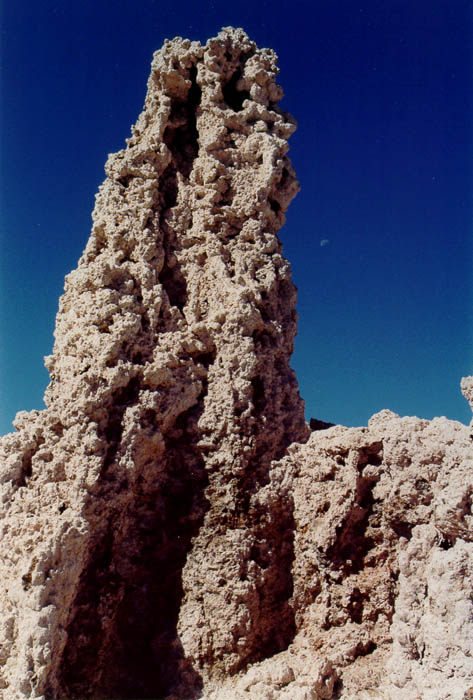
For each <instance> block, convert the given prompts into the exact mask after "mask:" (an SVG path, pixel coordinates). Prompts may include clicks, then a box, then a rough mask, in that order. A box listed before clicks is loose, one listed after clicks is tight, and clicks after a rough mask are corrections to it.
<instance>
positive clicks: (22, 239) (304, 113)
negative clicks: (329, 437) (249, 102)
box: [0, 0, 473, 434]
mask: <svg viewBox="0 0 473 700" xmlns="http://www.w3.org/2000/svg"><path fill="white" fill-rule="evenodd" d="M472 20H473V5H472V3H471V2H470V0H369V1H368V2H364V1H363V0H358V1H355V0H306V1H304V0H293V1H292V2H283V1H282V0H271V1H269V0H239V1H238V2H234V3H232V2H228V0H215V1H214V2H212V1H211V0H201V1H199V2H195V0H194V1H193V2H190V1H189V0H181V1H180V2H177V1H176V0H113V1H112V0H80V1H77V0H74V1H72V0H40V1H38V0H14V2H13V1H11V2H4V3H2V9H1V16H0V26H1V59H2V78H1V101H2V102H1V104H2V115H1V118H2V122H1V130H0V133H1V162H0V165H1V168H0V174H1V192H2V194H1V197H2V199H1V221H0V224H1V241H0V245H1V250H0V295H1V307H0V341H1V344H0V434H3V433H6V432H9V431H10V430H11V429H12V426H11V421H12V419H13V417H14V415H15V413H16V412H17V411H18V410H22V409H28V410H29V409H33V408H37V409H40V408H43V402H42V395H43V392H44V389H45V387H46V384H47V381H48V375H47V372H46V370H45V369H44V368H43V359H42V358H43V356H44V355H47V354H50V352H51V349H52V342H53V335H52V334H53V328H54V317H55V314H56V310H57V302H58V297H59V295H60V294H61V292H62V288H63V280H64V275H65V274H66V273H67V272H68V271H69V270H71V269H72V268H74V267H75V266H76V263H77V260H78V258H79V256H80V254H81V252H82V250H83V248H84V247H85V244H86V241H87V238H88V235H89V230H90V225H91V219H90V213H91V211H92V208H93V203H94V194H95V192H96V190H97V187H98V185H99V184H100V182H101V181H102V180H103V178H104V172H103V166H104V163H105V159H106V156H107V154H108V153H109V152H113V151H116V150H118V149H120V148H122V147H123V146H124V142H125V138H126V137H127V136H129V132H130V125H131V124H132V123H134V122H135V120H136V118H137V116H138V114H139V112H140V111H141V107H142V105H143V101H144V96H145V87H146V80H147V77H148V73H149V66H150V62H151V57H152V53H153V51H155V50H156V49H158V48H159V47H160V46H161V44H162V42H163V40H164V39H165V38H172V37H174V36H178V35H179V36H185V37H189V38H191V39H199V40H200V41H203V42H205V41H206V39H207V38H208V37H210V36H214V35H215V34H216V33H217V32H218V31H219V29H220V28H221V27H222V26H227V25H233V26H241V27H243V28H244V29H245V30H246V31H247V32H248V34H249V35H250V37H251V38H252V39H253V40H254V41H256V42H257V44H258V45H259V46H260V47H263V46H268V47H271V48H273V49H275V50H276V52H277V53H278V55H279V64H280V69H281V73H280V82H281V84H282V86H283V88H284V91H285V95H286V96H285V98H284V100H283V103H282V107H283V108H285V109H287V110H288V111H290V112H291V113H292V114H293V115H294V116H295V117H296V119H297V120H298V122H299V128H298V131H297V132H296V133H295V134H294V136H292V137H291V151H290V155H291V159H292V161H293V164H294V167H295V169H296V171H297V174H298V176H299V179H300V182H301V185H302V190H301V192H300V194H299V195H298V196H297V198H296V199H295V200H294V202H293V204H292V205H291V207H290V210H289V212H288V220H287V224H286V226H285V227H284V229H283V230H282V231H281V239H282V241H283V244H284V249H285V254H286V257H288V258H289V259H290V260H291V262H292V266H293V276H294V280H295V282H296V284H297V286H298V288H299V305H298V309H299V333H298V337H297V340H296V351H295V355H294V358H293V367H294V369H295V370H296V372H297V375H298V378H299V383H300V389H301V394H302V396H303V398H304V399H305V401H306V405H307V418H310V417H316V418H319V419H322V420H326V421H331V422H335V423H343V424H345V425H363V424H366V421H367V420H368V418H369V416H370V415H371V414H373V413H375V412H376V411H379V410H381V409H382V408H389V409H391V410H393V411H395V412H396V413H400V414H402V415H418V416H420V417H425V418H432V417H433V416H435V415H446V416H447V417H449V418H452V419H456V420H461V421H462V422H468V421H469V420H470V411H469V408H468V405H467V402H466V401H465V400H464V399H463V398H462V396H461V394H460V390H459V381H460V378H461V376H464V375H466V374H471V373H473V342H472V341H473V338H472V335H473V333H472V330H473V318H472V316H473V303H472V302H473V269H472V258H473V243H472V241H473V237H472V221H473V217H472V213H473V211H472V210H473V182H472V180H473V159H472V155H473V153H472V151H473V131H472V130H473V127H472V125H473V113H472V112H473V99H472V97H473V96H472V86H471V77H472V66H473V60H472V57H473V52H472V44H473V28H472V27H473V21H472Z"/></svg>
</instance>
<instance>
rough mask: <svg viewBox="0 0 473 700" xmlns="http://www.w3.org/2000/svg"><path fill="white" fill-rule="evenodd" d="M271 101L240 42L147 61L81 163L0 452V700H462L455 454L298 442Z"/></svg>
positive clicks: (441, 446)
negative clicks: (89, 186) (117, 133)
mask: <svg viewBox="0 0 473 700" xmlns="http://www.w3.org/2000/svg"><path fill="white" fill-rule="evenodd" d="M276 74H277V67H276V56H275V54H274V53H273V52H272V51H269V50H267V49H263V50H259V49H258V48H257V47H256V46H255V44H254V43H253V42H251V41H250V40H249V39H248V37H247V36H246V34H245V33H244V32H243V31H242V30H234V29H232V28H227V29H225V30H222V32H221V33H220V34H219V35H218V36H217V37H216V38H215V39H211V40H209V41H208V42H207V44H206V45H205V46H202V45H201V44H199V43H198V42H190V41H187V40H182V39H179V38H178V39H174V40H173V41H169V42H166V43H165V45H164V47H163V48H162V49H161V50H160V51H158V52H157V53H156V54H155V56H154V59H153V64H152V70H151V76H150V78H149V82H148V93H147V97H146V102H145V105H144V109H143V112H142V114H141V115H140V117H139V119H138V122H137V124H136V125H135V127H134V128H133V130H132V137H131V138H130V139H128V141H127V147H126V148H125V149H124V150H123V151H120V152H119V153H117V154H114V155H111V156H110V157H109V159H108V161H107V164H106V174H107V179H106V180H105V182H104V184H103V185H102V186H101V188H100V191H99V194H98V196H97V201H96V206H95V209H94V214H93V221H94V223H93V229H92V233H91V237H90V239H89V242H88V243H87V246H86V249H85V251H84V254H83V256H82V257H81V259H80V261H79V264H78V267H77V269H76V270H75V271H74V272H72V273H71V274H70V275H69V276H68V277H67V278H66V285H65V293H64V295H63V297H62V298H61V301H60V307H59V313H58V316H57V324H56V332H55V339H56V340H55V346H54V352H53V355H52V356H50V357H48V358H46V362H47V367H48V369H49V371H50V376H51V382H50V385H49V387H48V389H47V391H46V396H45V402H46V406H47V407H46V409H45V410H44V411H33V412H30V413H25V412H23V413H20V414H18V415H17V417H16V420H15V427H16V428H17V432H16V433H12V434H10V435H7V436H5V437H4V438H2V439H1V440H0V458H1V462H0V487H1V491H0V493H1V498H2V505H1V507H0V527H1V532H2V550H3V553H4V556H3V557H2V561H1V563H0V572H1V576H2V581H3V593H2V600H1V617H2V627H1V631H0V644H1V648H0V694H1V693H3V694H4V696H3V697H4V698H5V700H7V699H8V700H10V699H11V700H20V699H21V700H23V699H24V698H35V699H36V700H39V699H40V698H41V699H44V700H73V699H76V698H84V699H85V698H91V699H99V698H101V699H103V700H104V699H111V698H122V699H124V700H125V699H129V700H130V699H131V698H138V697H139V698H150V699H151V698H153V699H154V700H159V699H160V698H165V697H168V698H171V697H172V698H181V699H184V698H186V699H191V698H194V699H197V698H208V699H209V700H210V698H211V699H212V700H227V699H228V700H232V699H235V700H238V699H239V698H242V699H243V698H248V699H250V698H260V699H261V700H264V699H267V700H270V699H274V700H283V699H284V698H286V699H287V700H289V698H291V700H304V699H305V700H318V699H319V698H320V699H322V698H325V699H329V698H345V699H346V700H348V699H349V698H353V699H355V698H356V699H357V700H358V699H359V700H363V698H386V699H387V698H392V699H393V700H404V699H406V700H407V698H409V700H414V699H415V698H419V699H420V698H422V700H423V699H424V698H428V699H431V700H434V699H439V700H440V699H441V698H442V699H445V700H446V699H447V698H450V699H452V700H457V699H458V700H460V699H463V698H466V697H468V695H467V693H468V691H469V690H470V688H472V689H473V661H472V657H471V639H472V638H473V601H472V595H471V590H472V583H473V522H472V520H473V518H472V514H471V503H472V494H473V479H472V474H473V469H472V467H473V464H472V453H471V429H470V428H468V427H466V426H463V425H461V424H460V423H456V422H454V421H447V420H446V419H435V420H434V421H432V422H429V421H424V420H419V419H416V418H399V417H398V416H395V415H394V414H392V413H390V412H388V411H384V412H382V413H380V414H378V415H377V416H375V417H373V419H372V420H371V422H370V424H369V426H368V427H367V428H350V429H349V428H343V427H340V426H335V427H330V428H328V429H327V425H328V424H324V423H323V422H321V421H317V422H315V423H314V424H313V425H314V427H316V428H317V431H316V432H312V434H311V433H310V429H309V426H308V425H307V424H306V423H305V420H304V415H303V402H302V401H301V399H300V397H299V394H298V389H297V383H296V380H295V377H294V373H293V371H292V369H291V368H290V365H289V361H290V356H291V353H292V346H293V340H294V335H295V332H296V312H295V302H296V295H295V288H294V286H293V284H292V282H291V278H290V268H289V264H288V263H287V261H286V260H285V259H284V258H283V256H282V251H281V245H280V242H279V240H278V237H277V232H278V230H279V229H280V227H281V226H282V225H283V223H284V220H285V219H284V213H285V211H286V209H287V207H288V205H289V203H290V201H291V199H292V198H293V196H294V195H295V194H296V192H297V191H298V183H297V180H296V178H295V175H294V172H293V170H292V167H291V165H290V162H289V160H288V157H287V150H288V146H287V138H288V137H289V136H290V134H291V133H292V131H293V130H294V128H295V125H294V121H293V120H292V118H291V117H290V116H289V115H287V114H285V113H284V112H282V111H281V110H280V108H279V107H278V106H277V103H278V101H279V100H280V98H281V96H282V92H281V89H280V87H279V86H278V85H277V83H276V80H275V78H276ZM463 389H464V393H465V396H466V397H467V398H468V399H470V400H471V398H472V392H471V378H470V380H464V385H463ZM472 692H473V690H472Z"/></svg>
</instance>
